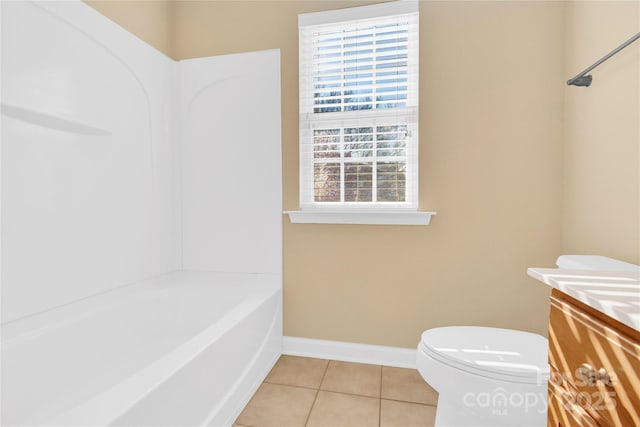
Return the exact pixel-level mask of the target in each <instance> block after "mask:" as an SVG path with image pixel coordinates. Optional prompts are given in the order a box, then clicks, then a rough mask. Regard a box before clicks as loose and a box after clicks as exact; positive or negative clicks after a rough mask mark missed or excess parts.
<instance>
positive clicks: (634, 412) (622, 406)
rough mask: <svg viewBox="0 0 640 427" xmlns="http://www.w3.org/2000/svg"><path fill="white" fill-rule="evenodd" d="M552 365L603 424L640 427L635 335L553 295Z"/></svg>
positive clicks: (638, 355)
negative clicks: (628, 333)
mask: <svg viewBox="0 0 640 427" xmlns="http://www.w3.org/2000/svg"><path fill="white" fill-rule="evenodd" d="M549 364H550V365H551V366H552V369H554V370H555V371H557V372H559V373H560V375H561V377H562V378H563V380H564V382H566V383H567V388H570V389H575V390H576V392H577V394H576V398H575V403H576V404H577V405H579V406H582V407H585V408H587V410H588V411H589V412H591V413H592V414H593V415H594V417H595V418H596V419H602V420H603V422H602V423H603V424H607V425H611V426H615V427H631V426H637V427H640V393H639V391H640V344H639V343H638V342H637V341H636V340H634V339H633V338H632V337H630V336H628V335H626V334H623V333H621V332H620V331H618V330H617V329H615V328H613V327H612V326H610V325H609V324H606V323H604V322H603V321H601V320H600V319H598V318H595V317H594V315H593V314H592V313H587V312H585V311H584V310H583V309H582V308H581V307H578V306H577V305H575V304H573V303H570V302H567V301H563V300H560V299H558V298H555V297H553V296H552V297H551V311H550V314H549ZM583 367H584V369H583Z"/></svg>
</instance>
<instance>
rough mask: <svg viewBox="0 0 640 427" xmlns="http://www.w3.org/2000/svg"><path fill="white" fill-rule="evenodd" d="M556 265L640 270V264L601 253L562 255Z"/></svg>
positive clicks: (572, 267) (576, 268)
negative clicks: (601, 254)
mask: <svg viewBox="0 0 640 427" xmlns="http://www.w3.org/2000/svg"><path fill="white" fill-rule="evenodd" d="M556 265H557V266H558V267H560V268H563V269H567V270H600V271H630V272H640V266H638V265H635V264H631V263H628V262H624V261H620V260H617V259H613V258H608V257H605V256H600V255H560V256H559V257H558V260H557V261H556Z"/></svg>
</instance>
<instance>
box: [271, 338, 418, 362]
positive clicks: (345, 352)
mask: <svg viewBox="0 0 640 427" xmlns="http://www.w3.org/2000/svg"><path fill="white" fill-rule="evenodd" d="M282 354H286V355H289V356H304V357H315V358H318V359H329V360H340V361H343V362H356V363H368V364H371V365H384V366H394V367H397V368H412V369H416V349H414V348H402V347H387V346H382V345H369V344H356V343H350V342H341V341H327V340H316V339H310V338H298V337H286V336H285V337H283V340H282Z"/></svg>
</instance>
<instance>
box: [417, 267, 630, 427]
mask: <svg viewBox="0 0 640 427" xmlns="http://www.w3.org/2000/svg"><path fill="white" fill-rule="evenodd" d="M556 264H557V265H558V267H559V268H561V269H568V270H603V271H634V272H636V271H637V272H640V267H638V266H637V265H633V264H629V263H625V262H622V261H618V260H614V259H611V258H606V257H603V256H596V255H563V256H561V257H559V258H558V260H557V261H556ZM416 363H417V366H418V371H419V372H420V374H421V375H422V377H423V378H424V379H425V381H427V382H428V383H429V384H430V385H431V386H432V387H433V388H435V389H436V391H438V393H439V397H438V408H437V410H436V427H462V426H465V427H476V426H487V427H498V426H510V427H515V426H521V427H525V426H526V427H543V426H546V425H547V379H548V377H549V365H548V364H547V340H546V338H544V337H542V336H540V335H536V334H532V333H528V332H522V331H514V330H509V329H498V328H485V327H477V326H451V327H444V328H436V329H429V330H427V331H425V332H424V333H423V334H422V339H421V340H420V344H418V352H417V357H416Z"/></svg>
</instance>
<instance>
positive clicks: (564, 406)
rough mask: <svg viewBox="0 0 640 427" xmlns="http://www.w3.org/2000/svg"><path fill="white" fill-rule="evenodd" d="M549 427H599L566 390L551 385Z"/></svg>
mask: <svg viewBox="0 0 640 427" xmlns="http://www.w3.org/2000/svg"><path fill="white" fill-rule="evenodd" d="M547 427H599V426H598V424H597V423H596V421H595V420H594V419H593V418H591V417H590V416H589V414H588V413H587V412H586V411H585V410H584V409H583V408H581V407H580V406H578V405H577V404H576V403H575V401H574V396H573V395H572V394H571V393H569V392H568V391H567V390H566V389H564V388H561V387H558V386H556V385H554V384H549V414H548V417H547Z"/></svg>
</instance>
